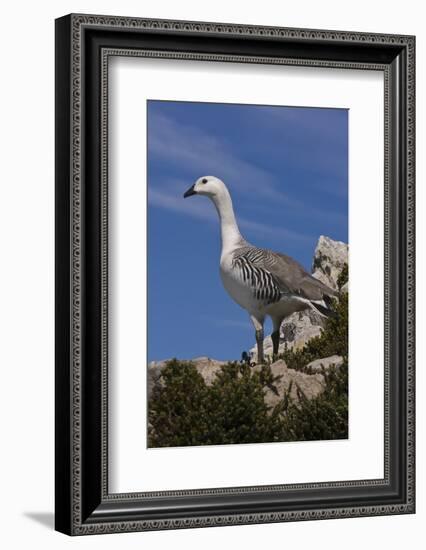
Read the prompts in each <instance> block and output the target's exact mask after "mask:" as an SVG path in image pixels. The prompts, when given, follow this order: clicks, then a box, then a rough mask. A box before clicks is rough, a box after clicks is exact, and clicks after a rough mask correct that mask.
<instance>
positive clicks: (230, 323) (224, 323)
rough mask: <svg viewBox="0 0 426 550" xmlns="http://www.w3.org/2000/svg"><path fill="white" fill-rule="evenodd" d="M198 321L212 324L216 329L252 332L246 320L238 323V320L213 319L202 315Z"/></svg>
mask: <svg viewBox="0 0 426 550" xmlns="http://www.w3.org/2000/svg"><path fill="white" fill-rule="evenodd" d="M200 320H201V321H203V322H205V321H207V322H209V323H210V324H213V325H215V326H218V327H232V328H240V329H244V330H253V325H252V324H251V323H250V321H249V320H248V319H247V321H240V320H238V319H218V318H215V317H209V316H207V315H202V316H200Z"/></svg>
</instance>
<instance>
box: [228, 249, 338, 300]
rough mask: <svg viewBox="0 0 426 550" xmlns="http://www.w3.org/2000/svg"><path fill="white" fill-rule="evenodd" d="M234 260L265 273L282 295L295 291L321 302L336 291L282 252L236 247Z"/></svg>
mask: <svg viewBox="0 0 426 550" xmlns="http://www.w3.org/2000/svg"><path fill="white" fill-rule="evenodd" d="M234 261H237V262H241V263H244V264H245V265H246V266H247V268H248V269H252V270H255V269H258V270H261V271H262V272H263V273H265V274H268V276H269V278H271V279H272V281H273V284H274V285H276V286H277V287H278V288H279V290H280V292H281V293H283V294H295V295H298V296H300V297H302V298H305V299H307V300H309V301H312V302H324V301H325V303H326V304H327V303H328V302H329V298H330V297H333V296H337V295H338V293H337V292H336V291H335V290H333V289H331V288H329V287H328V286H326V285H325V284H323V283H322V282H321V281H319V280H318V279H315V277H312V275H310V274H309V273H307V272H306V271H305V269H304V268H303V267H302V266H301V265H300V264H299V263H298V262H296V260H294V259H293V258H291V257H290V256H287V255H285V254H280V253H278V252H273V251H272V250H265V249H262V248H255V247H244V248H241V249H239V250H238V251H237V252H236V253H235V256H234Z"/></svg>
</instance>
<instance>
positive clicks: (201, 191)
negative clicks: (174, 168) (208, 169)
mask: <svg viewBox="0 0 426 550" xmlns="http://www.w3.org/2000/svg"><path fill="white" fill-rule="evenodd" d="M226 191H227V189H226V186H225V184H224V183H223V181H222V180H220V179H219V178H216V177H215V176H202V177H201V178H198V179H197V181H196V182H195V183H194V185H192V186H191V187H190V188H189V189H188V190H187V191H185V193H184V195H183V197H184V198H186V197H191V196H192V195H205V196H207V197H210V198H213V197H220V196H221V195H223V194H225V193H226Z"/></svg>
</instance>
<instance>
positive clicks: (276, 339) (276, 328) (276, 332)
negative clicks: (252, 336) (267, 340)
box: [271, 318, 282, 357]
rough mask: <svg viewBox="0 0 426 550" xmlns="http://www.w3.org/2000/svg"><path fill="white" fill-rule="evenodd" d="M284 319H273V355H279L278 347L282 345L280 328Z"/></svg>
mask: <svg viewBox="0 0 426 550" xmlns="http://www.w3.org/2000/svg"><path fill="white" fill-rule="evenodd" d="M281 323H282V319H277V318H275V319H272V327H273V328H272V334H271V340H272V354H273V357H276V356H277V355H278V347H279V345H280V328H281Z"/></svg>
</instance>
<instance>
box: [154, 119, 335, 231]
mask: <svg viewBox="0 0 426 550" xmlns="http://www.w3.org/2000/svg"><path fill="white" fill-rule="evenodd" d="M148 148H149V153H150V155H152V157H153V158H154V159H156V160H157V161H160V162H164V163H165V164H167V165H170V164H172V165H173V166H174V167H175V169H176V170H178V171H181V172H182V173H186V174H188V173H191V174H197V176H201V175H208V174H214V175H217V176H219V177H221V178H222V179H223V180H224V181H226V182H227V184H228V185H229V186H230V187H232V190H233V192H235V193H237V194H242V195H244V197H245V198H248V199H251V200H257V199H258V198H262V199H264V200H266V201H273V202H274V203H275V204H276V203H277V202H278V203H280V204H282V205H283V208H287V209H288V210H291V211H293V212H294V211H295V210H297V211H298V212H299V213H300V216H302V217H303V216H305V217H311V218H312V217H314V218H317V219H321V218H323V216H324V210H323V209H322V208H321V209H319V208H316V207H315V205H313V204H309V200H308V199H306V200H305V201H303V202H302V201H300V200H297V199H296V198H295V197H294V195H293V196H291V195H290V194H288V193H285V192H284V191H283V190H282V189H283V181H281V180H280V181H278V180H277V178H276V176H275V175H274V174H272V173H270V172H268V171H267V170H264V169H263V168H261V167H259V166H257V165H256V164H255V163H254V162H251V161H248V160H246V159H242V158H240V157H239V156H238V154H237V153H236V151H235V147H234V145H233V144H232V143H227V142H226V141H222V140H221V141H219V140H218V139H216V138H215V137H213V136H210V135H208V134H206V133H203V132H202V131H200V129H199V128H195V127H193V126H190V125H187V124H182V123H178V122H177V121H176V120H174V119H172V118H170V117H167V116H165V115H164V114H162V113H158V112H155V111H152V112H150V114H149V140H148ZM187 183H188V182H187ZM327 215H328V216H329V217H330V216H331V217H332V216H333V215H334V213H333V212H331V211H329V212H328V213H327ZM335 216H336V221H339V219H340V218H341V214H340V213H337V212H336V213H335Z"/></svg>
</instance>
